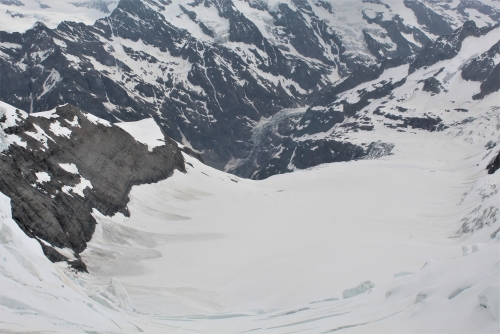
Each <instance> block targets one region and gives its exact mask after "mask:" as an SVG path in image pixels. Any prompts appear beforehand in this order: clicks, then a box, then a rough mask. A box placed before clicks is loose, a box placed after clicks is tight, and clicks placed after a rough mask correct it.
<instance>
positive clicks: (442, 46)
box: [409, 21, 499, 73]
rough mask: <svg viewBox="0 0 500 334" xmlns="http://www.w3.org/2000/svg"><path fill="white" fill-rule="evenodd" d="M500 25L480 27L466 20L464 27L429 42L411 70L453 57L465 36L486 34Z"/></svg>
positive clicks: (413, 63)
mask: <svg viewBox="0 0 500 334" xmlns="http://www.w3.org/2000/svg"><path fill="white" fill-rule="evenodd" d="M498 26H499V25H498V24H497V25H495V26H486V27H482V28H478V27H477V26H476V23H475V22H474V21H467V22H465V23H464V24H463V26H462V27H460V28H458V29H456V30H455V31H453V33H451V34H449V35H445V36H442V37H440V38H438V39H437V40H436V41H434V42H432V43H429V44H427V45H426V46H425V47H424V48H423V49H422V50H421V51H420V52H419V53H418V54H417V55H416V57H415V60H414V61H413V62H412V63H411V64H410V69H409V72H410V73H413V72H415V70H417V69H419V68H422V67H424V66H430V65H434V64H436V63H437V62H439V61H442V60H446V59H452V58H453V57H455V56H456V55H457V54H458V52H459V51H460V50H461V49H462V42H463V41H464V39H465V38H467V37H470V36H474V37H480V36H483V35H486V34H487V33H488V32H490V31H491V30H493V29H495V28H497V27H498Z"/></svg>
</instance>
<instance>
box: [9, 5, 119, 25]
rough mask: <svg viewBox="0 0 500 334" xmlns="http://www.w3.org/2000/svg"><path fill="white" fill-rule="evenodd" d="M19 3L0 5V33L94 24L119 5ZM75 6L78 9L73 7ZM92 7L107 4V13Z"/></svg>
mask: <svg viewBox="0 0 500 334" xmlns="http://www.w3.org/2000/svg"><path fill="white" fill-rule="evenodd" d="M19 2H20V3H21V4H22V5H17V6H16V5H8V4H4V3H0V30H3V31H9V32H13V31H19V32H23V31H25V30H27V29H29V28H31V27H32V26H33V25H34V24H35V23H36V22H43V23H44V24H45V25H46V26H48V27H49V28H56V27H57V25H58V24H59V23H61V22H62V21H74V22H83V23H86V24H93V23H94V22H95V21H96V20H97V19H100V18H103V17H106V16H108V15H109V12H111V11H112V10H113V9H114V8H116V6H117V5H118V0H104V1H98V0H75V1H61V0H20V1H19ZM7 3H9V2H8V1H7ZM75 3H76V4H78V5H79V6H78V7H77V6H75V5H74V4H75ZM93 3H94V4H97V5H99V3H102V4H107V7H108V11H109V12H108V13H106V12H103V11H100V10H98V9H96V8H95V7H96V6H92V4H93ZM93 7H94V8H93Z"/></svg>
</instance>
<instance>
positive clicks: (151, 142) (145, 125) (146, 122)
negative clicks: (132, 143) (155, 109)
mask: <svg viewBox="0 0 500 334" xmlns="http://www.w3.org/2000/svg"><path fill="white" fill-rule="evenodd" d="M115 125H117V126H119V127H120V128H122V129H123V130H125V131H127V132H128V133H129V134H130V135H131V136H132V137H134V138H135V140H137V141H138V142H140V143H143V144H145V145H147V146H148V149H149V151H153V148H155V147H157V146H162V145H164V143H165V136H164V135H163V133H162V132H161V130H160V127H159V126H158V124H156V122H155V120H154V119H152V118H146V119H143V120H140V121H136V122H123V123H116V124H115Z"/></svg>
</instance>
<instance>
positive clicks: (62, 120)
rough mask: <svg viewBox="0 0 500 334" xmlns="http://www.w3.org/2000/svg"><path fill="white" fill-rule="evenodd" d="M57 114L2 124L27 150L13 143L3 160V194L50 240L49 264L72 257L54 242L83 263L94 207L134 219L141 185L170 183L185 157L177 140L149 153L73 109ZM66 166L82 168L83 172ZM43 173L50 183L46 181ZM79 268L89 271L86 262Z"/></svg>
mask: <svg viewBox="0 0 500 334" xmlns="http://www.w3.org/2000/svg"><path fill="white" fill-rule="evenodd" d="M54 117H57V118H50V119H47V118H44V117H41V116H38V117H34V116H29V117H26V118H24V117H18V119H19V120H18V122H17V124H16V125H15V126H11V127H5V124H4V123H2V127H3V128H4V131H5V133H7V134H15V135H17V136H19V137H20V138H21V140H22V141H24V142H26V143H27V146H26V147H22V146H19V145H15V144H12V145H11V146H10V147H9V148H8V150H7V151H4V152H3V154H2V155H0V173H1V174H2V178H0V191H1V192H2V193H4V194H5V195H7V196H9V197H10V198H11V200H12V214H13V218H14V220H15V221H16V222H17V223H18V224H19V226H20V227H21V229H22V230H23V231H24V232H25V233H26V234H27V235H28V236H30V237H33V238H36V239H37V240H38V241H40V240H44V242H42V241H40V244H41V245H42V248H43V250H44V252H45V254H46V255H47V256H48V257H49V259H51V260H53V261H60V260H62V259H65V257H64V256H62V255H61V254H59V253H58V252H57V251H56V250H55V249H54V248H52V247H51V246H50V245H52V246H55V247H59V248H64V247H67V248H69V249H71V250H73V252H74V254H75V256H76V257H77V259H79V256H78V254H79V253H81V252H82V251H83V250H84V249H85V247H86V243H87V242H88V241H89V240H90V239H91V237H92V234H93V232H94V229H95V224H96V222H95V220H94V218H93V217H92V215H91V213H92V210H93V209H97V210H98V211H99V212H101V213H102V214H105V215H113V214H115V213H117V212H122V213H124V214H125V215H127V214H128V213H127V208H126V205H127V203H128V201H129V199H128V194H129V191H130V189H131V187H132V186H133V185H138V184H144V183H151V182H157V181H159V180H162V179H165V178H167V177H168V176H170V175H171V174H172V172H173V171H174V170H175V169H177V170H180V171H184V159H183V157H182V154H181V152H180V151H179V149H178V147H177V145H176V144H175V142H173V141H172V140H170V139H169V138H166V139H165V145H164V146H160V147H155V148H154V149H153V151H152V152H149V151H148V148H147V147H146V146H145V145H143V144H141V143H138V142H137V141H136V140H135V139H134V138H133V137H132V136H130V135H129V134H128V133H127V132H125V131H124V130H122V129H121V128H119V127H116V126H105V125H102V124H94V123H93V122H91V121H90V120H89V119H88V118H87V117H86V116H85V115H84V114H83V113H82V111H81V110H79V109H78V108H76V107H73V106H71V105H66V106H64V107H58V108H57V110H56V112H55V114H54ZM3 121H4V122H5V119H3ZM70 122H71V124H70ZM59 127H61V128H64V129H66V130H64V131H67V132H70V133H71V134H70V135H69V136H62V135H57V133H58V131H56V130H54V129H55V128H59ZM34 134H36V136H38V137H39V138H45V139H43V140H37V139H35V138H34V137H33V136H34ZM61 164H74V165H75V166H76V168H77V170H78V174H75V173H74V172H73V171H71V172H70V171H68V170H67V168H66V169H65V168H63V167H62V166H61ZM63 166H64V165H63ZM37 173H39V174H37ZM40 173H42V174H43V173H47V174H46V175H48V176H49V179H46V180H43V181H41V180H40V175H42V174H40ZM85 180H87V181H88V182H90V185H88V184H87V186H86V187H84V188H83V190H81V191H82V193H79V190H78V187H77V185H79V184H81V183H82V182H83V184H85V182H87V181H85ZM75 187H77V188H75ZM82 194H83V196H82ZM45 242H46V243H48V244H46V243H45ZM72 264H73V265H74V266H75V267H76V268H78V269H85V265H84V264H83V263H82V262H81V261H80V260H77V261H76V262H73V263H72Z"/></svg>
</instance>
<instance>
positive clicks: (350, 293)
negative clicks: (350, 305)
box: [342, 281, 375, 299]
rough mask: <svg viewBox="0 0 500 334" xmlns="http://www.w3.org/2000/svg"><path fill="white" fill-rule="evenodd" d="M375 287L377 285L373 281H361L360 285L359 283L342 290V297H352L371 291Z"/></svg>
mask: <svg viewBox="0 0 500 334" xmlns="http://www.w3.org/2000/svg"><path fill="white" fill-rule="evenodd" d="M374 287H375V284H374V283H373V282H372V281H364V282H363V283H361V284H360V285H358V286H356V287H354V288H350V289H346V290H344V291H343V292H342V297H343V298H344V299H347V298H351V297H354V296H357V295H359V294H361V293H365V292H367V291H371V290H372V289H373V288H374Z"/></svg>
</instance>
